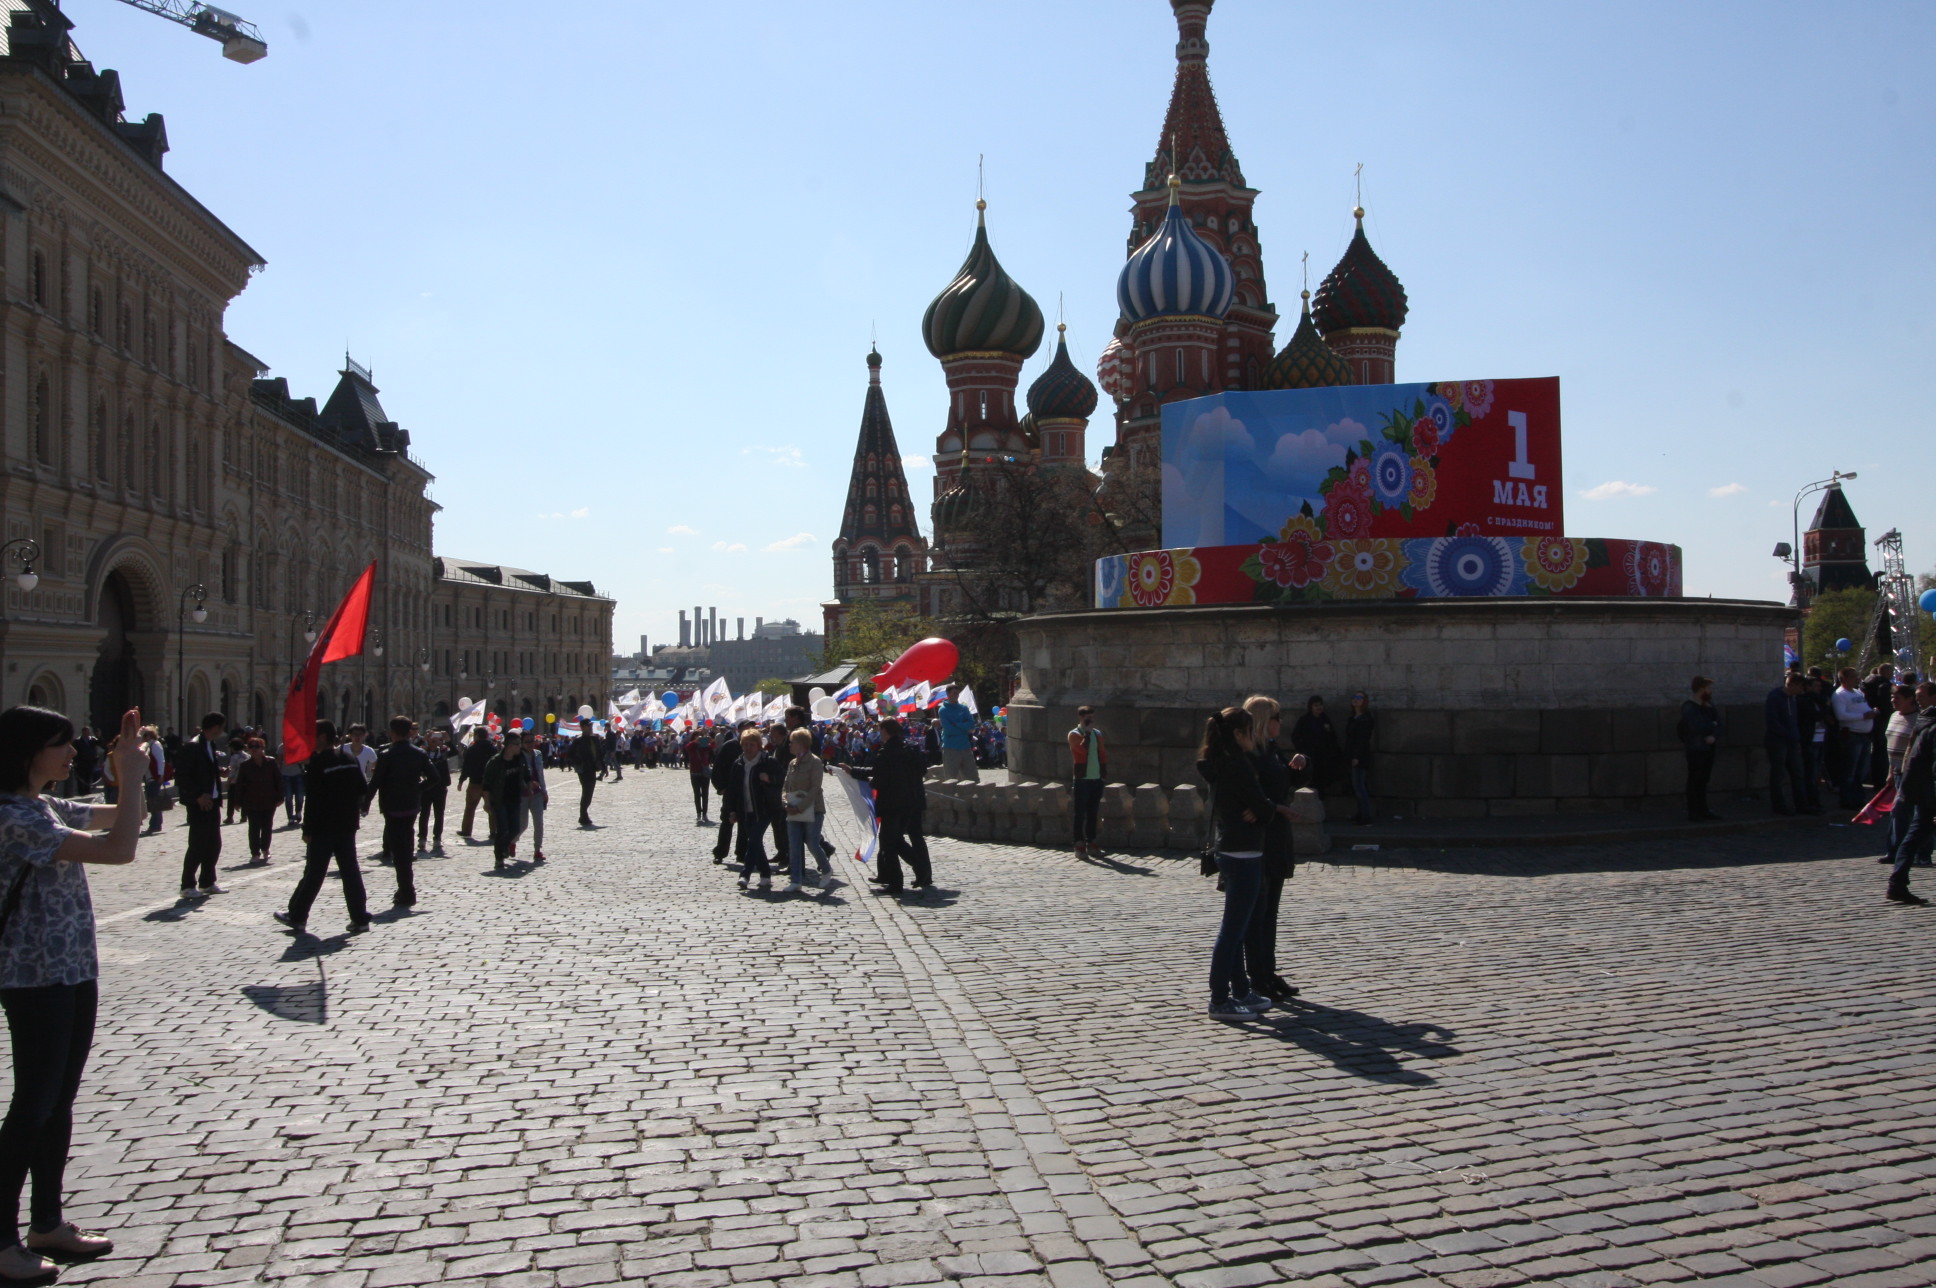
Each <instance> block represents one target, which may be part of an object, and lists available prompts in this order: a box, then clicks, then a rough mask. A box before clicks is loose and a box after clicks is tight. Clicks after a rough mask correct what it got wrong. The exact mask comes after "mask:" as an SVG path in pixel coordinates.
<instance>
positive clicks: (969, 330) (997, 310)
mask: <svg viewBox="0 0 1936 1288" xmlns="http://www.w3.org/2000/svg"><path fill="white" fill-rule="evenodd" d="M987 209H988V203H987V202H985V201H977V202H976V203H975V212H976V213H975V244H974V245H973V246H972V247H970V248H969V250H968V258H967V259H965V260H963V261H962V264H961V271H960V272H959V273H956V274H955V280H954V281H952V282H950V283H948V285H947V287H946V288H945V289H944V290H943V291H942V292H941V294H939V295H937V296H935V297H934V303H932V304H930V305H928V311H927V313H926V314H924V315H923V316H922V318H921V338H922V339H924V340H925V341H927V345H928V352H929V353H932V354H933V355H934V356H935V357H937V358H945V357H948V356H949V355H950V354H956V353H1009V354H1013V355H1015V356H1016V357H1018V358H1026V357H1028V356H1030V355H1031V354H1033V353H1034V352H1035V351H1036V349H1038V348H1040V347H1041V344H1042V310H1041V309H1039V308H1037V307H1036V304H1035V301H1034V300H1032V299H1030V298H1029V293H1028V292H1027V291H1025V290H1023V289H1022V288H1021V287H1019V286H1017V285H1016V284H1015V279H1013V278H1011V277H1010V276H1009V275H1008V274H1007V273H1006V272H1004V271H1003V270H1002V266H1001V263H1000V261H998V260H997V259H996V258H995V251H994V248H993V247H991V246H989V244H988V225H987V222H986V219H985V216H984V214H983V212H985V211H986V210H987Z"/></svg>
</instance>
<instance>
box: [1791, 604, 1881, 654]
mask: <svg viewBox="0 0 1936 1288" xmlns="http://www.w3.org/2000/svg"><path fill="white" fill-rule="evenodd" d="M1875 599H1876V597H1875V592H1874V591H1873V590H1865V589H1863V588H1862V587H1859V586H1851V587H1850V588H1849V589H1847V590H1828V591H1823V592H1822V593H1821V594H1819V595H1817V596H1815V601H1814V603H1813V604H1812V605H1811V606H1810V607H1809V610H1808V621H1807V622H1806V623H1805V624H1804V625H1803V627H1802V665H1804V666H1821V667H1827V668H1828V669H1829V670H1830V671H1834V670H1837V669H1839V668H1841V667H1843V666H1854V665H1855V662H1856V659H1857V658H1859V657H1861V656H1862V644H1863V641H1864V639H1866V638H1867V636H1868V634H1869V623H1870V621H1872V620H1873V619H1874V617H1875ZM1840 639H1846V640H1847V641H1849V643H1850V644H1851V645H1853V647H1852V648H1850V649H1849V651H1848V653H1847V654H1846V655H1845V654H1842V653H1838V652H1836V651H1835V641H1836V640H1840Z"/></svg>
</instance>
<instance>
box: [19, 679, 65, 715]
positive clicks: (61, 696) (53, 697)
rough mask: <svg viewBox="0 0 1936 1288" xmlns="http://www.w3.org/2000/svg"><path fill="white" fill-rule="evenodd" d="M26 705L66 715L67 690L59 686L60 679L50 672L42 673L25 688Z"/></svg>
mask: <svg viewBox="0 0 1936 1288" xmlns="http://www.w3.org/2000/svg"><path fill="white" fill-rule="evenodd" d="M27 705H28V706H30V707H45V708H46V709H47V710H49V711H58V712H60V713H61V714H63V715H65V714H66V713H67V690H66V689H65V688H64V687H63V686H62V685H61V682H60V677H59V676H57V675H55V674H54V673H53V672H52V671H42V672H41V673H40V674H39V675H37V676H35V677H34V679H33V683H31V684H29V685H28V686H27Z"/></svg>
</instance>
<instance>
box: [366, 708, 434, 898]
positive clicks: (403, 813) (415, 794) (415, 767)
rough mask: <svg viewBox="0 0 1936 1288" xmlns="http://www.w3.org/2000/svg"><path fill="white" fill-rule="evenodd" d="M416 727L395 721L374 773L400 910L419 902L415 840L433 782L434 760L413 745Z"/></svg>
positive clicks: (371, 793) (399, 718)
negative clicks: (418, 822)
mask: <svg viewBox="0 0 1936 1288" xmlns="http://www.w3.org/2000/svg"><path fill="white" fill-rule="evenodd" d="M416 727H417V726H416V725H414V724H412V723H411V720H410V717H409V716H396V717H394V718H392V719H391V721H390V742H389V744H388V745H387V746H385V747H384V748H383V750H382V751H379V752H378V753H377V755H376V768H375V769H373V770H371V771H370V791H369V799H372V800H374V801H376V807H377V810H378V811H379V812H380V813H381V814H382V815H383V855H384V858H385V859H386V860H387V861H388V862H390V863H392V864H394V865H395V866H396V869H397V893H396V897H395V898H394V899H393V900H392V901H391V903H392V905H393V906H395V907H398V908H408V907H410V906H411V905H412V904H414V903H416V902H417V881H416V870H415V866H414V864H415V861H416V855H417V851H416V848H415V847H414V846H413V845H411V839H412V833H414V832H415V831H416V826H417V815H418V814H419V813H421V812H422V811H423V799H424V785H425V784H426V783H428V782H429V781H430V778H431V770H430V756H429V755H428V754H427V753H426V752H425V751H424V749H423V748H422V747H419V746H418V745H417V744H416V743H414V742H411V741H410V735H411V733H412V732H413V731H415V729H416Z"/></svg>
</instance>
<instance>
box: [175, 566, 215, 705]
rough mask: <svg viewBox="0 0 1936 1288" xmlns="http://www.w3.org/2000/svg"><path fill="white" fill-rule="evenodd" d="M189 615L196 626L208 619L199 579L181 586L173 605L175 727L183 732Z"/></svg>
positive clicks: (186, 700)
mask: <svg viewBox="0 0 1936 1288" xmlns="http://www.w3.org/2000/svg"><path fill="white" fill-rule="evenodd" d="M190 598H193V599H194V601H195V607H194V609H193V610H192V611H191V610H190V609H189V607H188V601H189V599H190ZM191 617H192V618H193V619H194V620H195V624H196V625H198V626H199V625H200V624H201V623H203V622H205V621H207V620H208V588H207V587H206V586H204V585H202V583H201V582H199V581H198V582H196V583H195V584H194V585H193V586H184V587H182V593H181V598H180V600H179V601H178V602H177V603H176V605H175V638H176V644H175V728H176V729H178V730H182V731H184V732H185V731H186V730H187V729H188V619H189V618H191ZM224 714H226V713H224Z"/></svg>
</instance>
